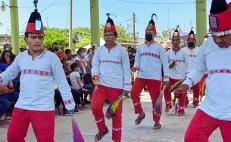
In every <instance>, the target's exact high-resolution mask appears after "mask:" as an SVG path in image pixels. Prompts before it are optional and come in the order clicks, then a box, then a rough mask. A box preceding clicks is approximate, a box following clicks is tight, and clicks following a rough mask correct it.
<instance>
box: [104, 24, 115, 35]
mask: <svg viewBox="0 0 231 142" xmlns="http://www.w3.org/2000/svg"><path fill="white" fill-rule="evenodd" d="M108 32H112V33H115V32H116V28H115V25H111V26H107V24H106V26H105V28H104V33H108Z"/></svg>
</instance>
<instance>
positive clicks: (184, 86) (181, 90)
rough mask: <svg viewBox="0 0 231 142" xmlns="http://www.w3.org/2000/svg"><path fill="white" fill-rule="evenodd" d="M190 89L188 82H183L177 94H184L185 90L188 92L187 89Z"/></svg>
mask: <svg viewBox="0 0 231 142" xmlns="http://www.w3.org/2000/svg"><path fill="white" fill-rule="evenodd" d="M188 89H189V86H188V85H187V84H181V85H180V86H179V87H178V88H177V89H176V90H175V93H176V94H183V93H185V92H187V90H188Z"/></svg>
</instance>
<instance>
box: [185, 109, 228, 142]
mask: <svg viewBox="0 0 231 142" xmlns="http://www.w3.org/2000/svg"><path fill="white" fill-rule="evenodd" d="M216 128H220V131H221V135H222V138H223V141H224V142H231V135H230V132H231V121H222V120H218V119H215V118H213V117H211V116H209V115H208V114H206V113H205V112H203V111H202V110H200V109H198V110H197V112H196V114H195V116H194V117H193V119H192V120H191V122H190V124H189V126H188V129H187V131H186V134H185V137H184V139H185V142H208V141H209V140H208V138H209V136H210V135H211V134H212V132H213V131H214V130H215V129H216Z"/></svg>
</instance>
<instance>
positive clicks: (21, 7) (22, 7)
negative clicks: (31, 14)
mask: <svg viewBox="0 0 231 142" xmlns="http://www.w3.org/2000/svg"><path fill="white" fill-rule="evenodd" d="M64 3H67V2H58V3H56V4H53V5H52V6H56V5H61V4H64ZM47 6H50V4H49V5H40V6H39V7H47ZM18 8H19V9H27V8H28V9H29V8H34V7H32V6H19V7H18Z"/></svg>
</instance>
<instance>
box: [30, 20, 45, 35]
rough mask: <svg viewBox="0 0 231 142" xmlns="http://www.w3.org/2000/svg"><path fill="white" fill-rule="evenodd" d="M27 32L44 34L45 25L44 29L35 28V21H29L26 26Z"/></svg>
mask: <svg viewBox="0 0 231 142" xmlns="http://www.w3.org/2000/svg"><path fill="white" fill-rule="evenodd" d="M26 32H29V33H41V34H43V33H44V30H43V27H42V30H35V23H28V24H27V26H26Z"/></svg>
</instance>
